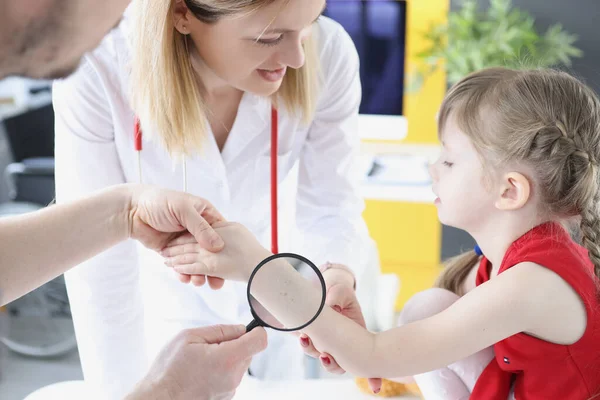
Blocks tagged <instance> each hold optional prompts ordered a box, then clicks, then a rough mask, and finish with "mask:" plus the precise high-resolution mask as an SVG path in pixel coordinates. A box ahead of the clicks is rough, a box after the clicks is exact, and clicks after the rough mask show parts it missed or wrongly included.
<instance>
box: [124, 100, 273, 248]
mask: <svg viewBox="0 0 600 400" xmlns="http://www.w3.org/2000/svg"><path fill="white" fill-rule="evenodd" d="M278 125H279V117H278V112H277V110H276V109H275V107H271V252H272V253H273V254H277V253H279V242H278V240H277V239H278V229H277V228H278V226H279V223H278V218H277V193H278V188H277V182H278V181H277V148H278V138H279V135H278V133H279V126H278ZM133 147H134V149H135V151H136V153H137V159H138V174H139V180H140V183H141V182H142V164H141V154H140V153H141V151H142V127H141V125H140V120H139V119H138V118H137V117H136V118H135V123H134V129H133Z"/></svg>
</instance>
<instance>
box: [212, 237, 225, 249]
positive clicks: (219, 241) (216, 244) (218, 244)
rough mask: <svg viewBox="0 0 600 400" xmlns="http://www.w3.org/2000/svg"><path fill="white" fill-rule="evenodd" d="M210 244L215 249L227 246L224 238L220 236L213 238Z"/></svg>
mask: <svg viewBox="0 0 600 400" xmlns="http://www.w3.org/2000/svg"><path fill="white" fill-rule="evenodd" d="M210 244H211V246H212V247H213V248H215V249H218V248H220V247H223V246H225V242H223V239H221V238H220V237H217V238H214V239H213V240H211V242H210Z"/></svg>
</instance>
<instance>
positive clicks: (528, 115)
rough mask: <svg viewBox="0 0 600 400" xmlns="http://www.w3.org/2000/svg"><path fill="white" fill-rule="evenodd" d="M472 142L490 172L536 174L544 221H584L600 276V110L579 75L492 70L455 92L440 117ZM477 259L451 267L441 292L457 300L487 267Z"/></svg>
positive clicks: (460, 259) (466, 257)
mask: <svg viewBox="0 0 600 400" xmlns="http://www.w3.org/2000/svg"><path fill="white" fill-rule="evenodd" d="M450 116H452V118H453V119H454V120H455V121H456V123H457V124H458V127H459V128H460V129H461V131H463V132H464V133H465V134H466V135H467V136H468V137H469V138H470V140H471V141H472V143H473V145H474V147H475V148H476V149H477V151H478V152H479V153H480V155H481V158H482V160H483V164H484V168H487V167H489V166H498V165H501V164H504V163H510V162H513V163H515V162H516V163H521V164H523V165H527V166H528V167H529V168H531V170H532V171H533V172H532V175H533V176H531V180H532V190H533V191H536V192H537V193H538V196H539V199H540V205H541V206H542V207H543V209H542V210H541V212H542V213H544V214H545V215H547V216H548V217H549V218H553V219H557V220H565V219H569V218H573V217H580V225H579V227H580V230H581V238H582V243H583V245H584V246H585V247H586V249H587V250H588V253H589V257H590V259H591V261H592V262H593V263H594V266H595V274H596V276H600V237H599V235H600V209H599V207H600V192H599V189H600V188H599V181H598V179H599V175H598V171H599V166H598V160H600V102H599V100H598V97H597V96H596V94H595V93H594V92H593V91H592V90H591V89H590V88H589V87H587V86H586V85H584V84H583V83H581V82H580V81H579V80H577V79H576V78H574V77H572V76H571V75H569V74H567V73H565V72H561V71H555V70H550V69H539V70H521V71H517V70H512V69H507V68H490V69H485V70H482V71H479V72H475V73H473V74H471V75H469V76H467V77H466V78H464V79H462V80H461V81H460V82H458V83H457V84H456V85H454V86H453V87H452V88H451V89H450V91H449V92H448V94H447V95H446V97H445V99H444V101H443V103H442V106H441V109H440V113H439V117H438V129H439V134H441V132H443V129H444V126H445V124H446V123H447V121H448V118H449V117H450ZM479 259H480V257H478V256H477V255H476V254H475V252H473V251H471V252H468V253H465V254H463V255H460V256H457V257H455V258H454V259H452V260H450V262H449V263H448V266H447V268H446V269H445V271H444V272H443V273H442V275H441V276H440V277H439V278H438V281H437V283H436V285H437V286H439V287H443V288H446V289H449V290H452V291H455V292H456V293H457V294H462V293H458V292H457V290H458V291H460V292H462V289H461V285H462V282H463V281H464V278H465V277H466V276H467V274H468V273H469V271H471V270H472V268H473V267H474V266H475V265H476V264H477V263H478V262H479Z"/></svg>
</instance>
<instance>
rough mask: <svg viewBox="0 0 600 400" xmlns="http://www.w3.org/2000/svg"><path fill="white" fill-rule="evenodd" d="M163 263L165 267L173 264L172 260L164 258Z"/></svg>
mask: <svg viewBox="0 0 600 400" xmlns="http://www.w3.org/2000/svg"><path fill="white" fill-rule="evenodd" d="M165 265H166V266H167V267H171V266H173V262H172V261H171V260H170V259H166V260H165Z"/></svg>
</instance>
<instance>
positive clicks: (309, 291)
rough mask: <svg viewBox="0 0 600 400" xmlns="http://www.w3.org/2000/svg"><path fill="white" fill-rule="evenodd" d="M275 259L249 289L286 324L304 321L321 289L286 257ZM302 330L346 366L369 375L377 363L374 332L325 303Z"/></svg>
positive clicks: (286, 325) (359, 373)
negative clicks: (310, 322)
mask: <svg viewBox="0 0 600 400" xmlns="http://www.w3.org/2000/svg"><path fill="white" fill-rule="evenodd" d="M278 261H279V262H278V263H275V262H270V263H268V264H266V265H265V266H263V267H262V268H261V271H260V272H259V273H257V274H256V275H255V277H254V280H253V281H252V286H251V293H252V295H253V296H254V297H255V298H256V299H257V300H258V301H259V302H260V303H261V304H262V305H263V306H264V307H265V308H266V309H267V310H268V311H269V312H270V313H271V314H273V316H275V317H276V318H277V319H278V320H279V321H280V322H281V323H282V324H283V325H284V326H285V327H288V328H291V327H297V326H300V325H303V324H304V323H306V322H308V321H309V320H310V319H311V318H312V317H313V316H314V313H315V312H316V310H317V309H318V308H319V305H320V303H321V292H320V290H319V289H318V288H316V287H315V286H314V284H313V283H311V282H309V281H307V280H306V279H305V278H303V277H301V276H300V274H298V273H297V272H296V271H295V270H294V269H293V268H292V267H291V266H290V265H289V264H287V263H286V262H285V261H283V260H278ZM263 269H264V271H263ZM326 272H329V271H326ZM341 272H343V273H346V272H345V271H341ZM346 274H347V273H346ZM303 332H304V333H306V334H307V335H309V336H310V338H311V340H312V341H313V342H314V344H315V346H316V347H317V348H319V350H320V351H322V352H327V353H329V354H331V355H332V356H333V357H334V358H335V359H336V361H337V362H338V363H339V365H340V366H341V367H342V368H344V369H345V370H347V371H349V372H351V373H354V374H356V375H361V376H370V374H369V369H370V368H374V367H372V366H371V364H373V365H376V360H373V349H374V344H375V335H374V334H372V333H370V332H369V331H367V330H366V329H365V328H363V327H361V326H360V325H358V324H356V323H355V322H354V321H352V320H350V319H348V318H346V317H344V316H342V315H340V314H338V313H337V312H335V311H333V310H332V309H330V308H329V307H324V309H323V311H322V312H321V314H320V316H319V317H318V318H317V319H316V320H315V321H314V322H313V323H312V324H311V325H310V326H308V327H306V328H304V329H303ZM369 360H371V361H372V362H370V361H369Z"/></svg>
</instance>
